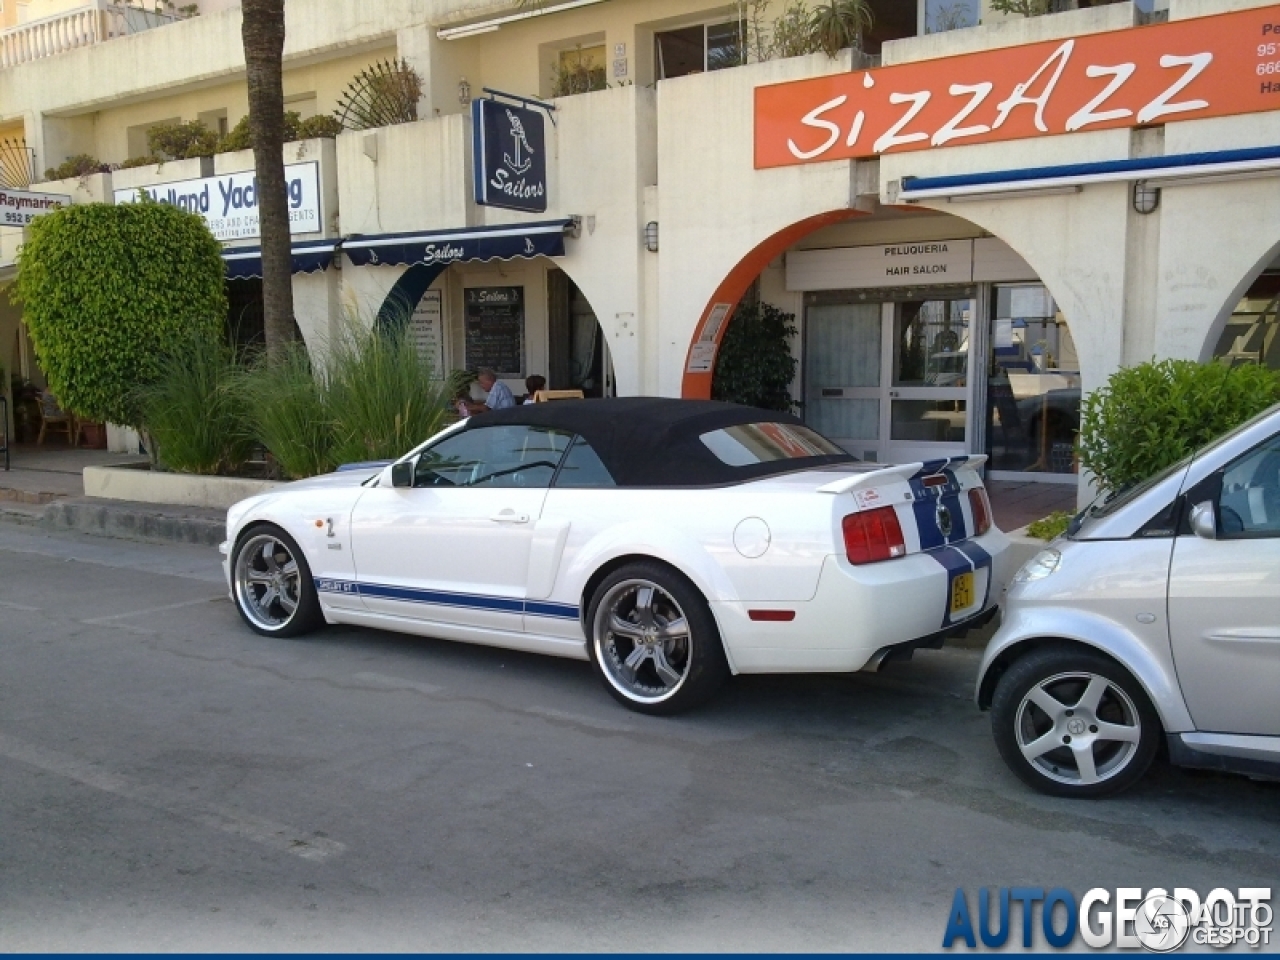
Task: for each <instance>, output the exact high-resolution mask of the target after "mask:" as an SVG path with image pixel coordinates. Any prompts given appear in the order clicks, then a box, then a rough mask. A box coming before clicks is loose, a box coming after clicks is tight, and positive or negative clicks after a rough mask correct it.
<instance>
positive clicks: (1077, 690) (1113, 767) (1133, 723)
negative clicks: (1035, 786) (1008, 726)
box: [1014, 672, 1142, 786]
mask: <svg viewBox="0 0 1280 960" xmlns="http://www.w3.org/2000/svg"><path fill="white" fill-rule="evenodd" d="M1014 734H1015V736H1016V737H1017V744H1018V749H1019V750H1021V751H1022V755H1023V757H1025V758H1026V760H1027V762H1028V763H1029V764H1031V766H1032V767H1034V768H1035V769H1036V772H1038V773H1039V774H1040V775H1041V776H1044V777H1046V778H1048V779H1050V780H1054V781H1056V782H1058V783H1065V784H1069V785H1071V786H1087V785H1089V784H1094V783H1101V782H1102V781H1104V780H1108V779H1110V778H1112V777H1114V776H1116V774H1118V773H1120V772H1121V771H1122V770H1124V769H1125V767H1127V766H1128V764H1129V762H1130V761H1131V760H1132V759H1133V757H1134V754H1136V753H1137V751H1138V744H1139V742H1140V741H1141V739H1142V720H1141V718H1140V717H1139V715H1138V710H1137V707H1135V706H1134V703H1133V700H1132V699H1131V698H1130V697H1129V695H1128V694H1127V693H1125V692H1124V690H1122V689H1121V688H1120V686H1119V685H1118V684H1116V683H1115V682H1113V681H1111V680H1109V679H1107V678H1106V677H1104V676H1100V675H1099V674H1096V673H1088V672H1071V673H1059V674H1055V675H1054V676H1051V677H1048V678H1046V679H1044V680H1041V681H1040V682H1039V683H1037V684H1036V685H1035V686H1033V687H1032V688H1031V689H1030V690H1028V691H1027V694H1026V696H1024V697H1023V698H1022V702H1021V703H1020V704H1018V711H1017V715H1016V718H1015V721H1014Z"/></svg>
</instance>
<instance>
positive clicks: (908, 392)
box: [801, 283, 990, 463]
mask: <svg viewBox="0 0 1280 960" xmlns="http://www.w3.org/2000/svg"><path fill="white" fill-rule="evenodd" d="M919 300H971V301H972V302H973V307H972V315H971V316H970V318H969V351H968V354H969V355H968V361H967V363H968V368H967V373H966V375H965V385H964V386H963V387H951V388H947V387H942V388H939V387H895V386H893V373H894V356H893V350H894V337H895V322H896V317H897V311H898V304H899V303H902V302H906V301H919ZM842 304H850V305H864V306H865V305H871V304H878V305H879V306H880V311H881V312H880V386H879V387H860V388H845V389H844V390H843V399H850V400H853V399H878V400H879V401H880V416H879V432H880V435H879V437H878V439H877V440H876V441H875V445H876V459H877V460H880V461H881V462H885V463H888V462H896V463H911V462H914V461H917V460H931V459H938V458H941V457H947V456H963V455H968V454H972V453H975V452H981V451H982V450H984V449H985V443H986V429H985V426H986V399H987V396H986V390H985V389H983V385H985V383H986V376H987V369H988V363H987V356H986V351H987V346H988V344H989V341H990V330H989V329H988V328H989V326H990V324H989V322H987V321H986V317H987V313H988V308H989V306H990V284H986V283H973V284H960V285H946V286H921V287H883V288H872V289H868V290H831V291H814V292H810V293H806V294H805V296H804V310H805V318H804V322H803V332H802V342H803V344H804V358H802V363H801V396H806V395H807V390H808V383H807V382H806V381H807V379H808V375H809V367H808V364H807V357H808V353H809V348H810V344H809V337H810V325H809V323H808V311H809V309H810V308H811V307H815V306H835V305H842ZM940 391H945V392H946V393H947V394H949V396H946V397H942V396H939V393H940ZM950 394H954V395H953V396H952V395H950ZM912 399H927V400H933V399H956V400H964V401H965V441H964V442H963V443H926V442H920V441H904V440H899V441H895V440H893V439H892V416H893V411H892V403H893V401H894V400H912ZM850 452H851V453H853V454H854V456H862V454H863V452H864V451H863V450H851V451H850Z"/></svg>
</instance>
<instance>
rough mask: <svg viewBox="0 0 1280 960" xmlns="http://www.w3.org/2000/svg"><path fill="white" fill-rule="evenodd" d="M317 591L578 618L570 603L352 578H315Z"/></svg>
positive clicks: (435, 604) (576, 611) (560, 618)
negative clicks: (366, 581) (426, 588)
mask: <svg viewBox="0 0 1280 960" xmlns="http://www.w3.org/2000/svg"><path fill="white" fill-rule="evenodd" d="M315 585H316V590H318V591H319V592H320V593H347V594H350V593H355V594H359V595H360V596H362V597H377V598H378V599H382V600H402V601H404V602H405V603H423V604H430V605H433V606H440V607H460V608H463V609H467V610H496V611H499V612H502V613H520V614H526V615H528V616H532V617H550V618H552V619H556V620H577V619H578V616H579V608H578V607H577V606H575V605H574V604H570V603H552V602H549V601H536V600H527V601H526V600H518V599H516V598H513V597H491V596H484V595H482V594H475V593H452V592H449V591H444V590H423V589H420V588H417V587H396V586H390V585H388V584H382V583H359V582H357V581H354V580H333V579H329V578H325V577H317V578H315Z"/></svg>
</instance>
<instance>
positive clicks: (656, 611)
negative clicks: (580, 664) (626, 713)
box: [593, 580, 691, 703]
mask: <svg viewBox="0 0 1280 960" xmlns="http://www.w3.org/2000/svg"><path fill="white" fill-rule="evenodd" d="M593 638H594V642H595V648H596V649H595V653H596V657H597V659H598V660H599V662H600V666H601V667H602V668H603V669H604V674H605V676H606V677H607V678H608V680H609V682H610V683H611V684H613V686H614V687H615V688H617V689H618V691H619V692H621V693H622V694H623V695H624V696H626V697H627V698H629V699H631V700H635V701H638V702H640V703H660V702H661V701H663V700H666V699H667V698H669V697H670V696H671V695H672V694H674V693H675V692H676V691H677V690H679V689H680V687H681V686H682V685H683V684H684V682H685V680H686V679H687V678H688V676H689V665H690V663H691V658H690V652H691V647H690V643H691V638H690V636H689V622H688V620H687V619H686V618H685V615H684V611H683V610H681V609H680V605H679V604H678V603H676V601H675V598H674V597H672V596H671V594H669V593H667V592H666V591H665V590H663V589H662V587H660V586H659V585H658V584H656V583H654V582H653V581H651V580H623V581H621V582H620V583H617V584H615V585H614V586H613V588H612V589H611V590H610V591H609V592H608V594H606V595H605V597H604V599H603V600H602V601H601V602H600V604H599V605H598V606H597V607H596V621H595V625H594V630H593Z"/></svg>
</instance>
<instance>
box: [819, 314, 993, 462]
mask: <svg viewBox="0 0 1280 960" xmlns="http://www.w3.org/2000/svg"><path fill="white" fill-rule="evenodd" d="M974 306H975V305H974V300H973V299H972V298H967V297H959V298H950V299H944V298H939V299H936V300H925V299H913V300H905V299H904V300H895V301H891V302H881V303H814V304H811V305H810V306H809V308H808V312H807V313H806V315H805V352H804V356H805V360H804V384H805V391H804V392H805V407H804V418H805V422H806V423H808V424H809V425H810V426H811V427H813V428H814V429H815V430H817V431H818V432H819V433H822V434H825V435H826V436H828V437H830V438H831V439H832V440H834V441H835V442H836V443H838V444H840V446H842V447H843V448H844V449H846V450H848V451H849V452H850V453H852V454H853V455H854V456H856V457H861V458H862V459H864V460H876V461H880V462H882V463H909V462H911V461H914V460H933V459H937V458H940V457H951V456H961V455H963V454H964V453H966V452H967V451H968V439H969V429H970V423H969V416H970V413H969V402H968V401H969V383H970V364H971V362H972V358H971V353H972V351H971V350H970V349H969V334H970V330H971V328H972V324H973V319H974V315H975V310H974Z"/></svg>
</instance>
